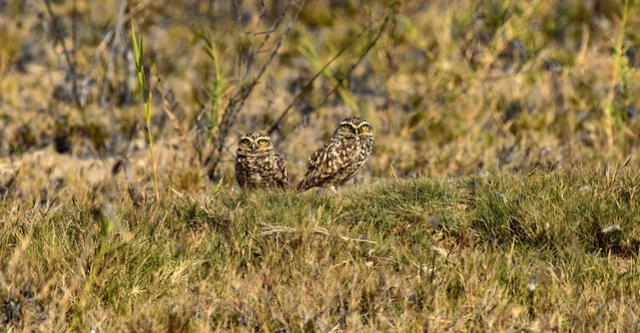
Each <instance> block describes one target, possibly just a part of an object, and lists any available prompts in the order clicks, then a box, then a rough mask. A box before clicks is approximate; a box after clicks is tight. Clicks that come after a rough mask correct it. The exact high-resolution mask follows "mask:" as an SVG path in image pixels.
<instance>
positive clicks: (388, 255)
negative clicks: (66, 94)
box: [0, 170, 640, 331]
mask: <svg viewBox="0 0 640 333" xmlns="http://www.w3.org/2000/svg"><path fill="white" fill-rule="evenodd" d="M639 181H640V175H638V174H637V173H635V172H630V171H624V170H623V171H615V172H613V171H603V172H591V171H590V172H583V171H570V172H566V171H562V172H561V171H556V172H552V173H531V174H495V175H488V174H486V175H478V176H469V177H461V178H453V179H413V180H390V181H382V182H379V183H376V184H372V185H363V186H359V187H355V188H345V189H343V190H342V191H340V192H338V193H336V194H333V193H328V192H326V193H322V194H317V193H315V192H313V191H309V192H307V193H304V194H298V193H293V192H262V191H257V192H238V191H236V190H235V189H232V188H223V189H222V190H221V191H220V192H219V193H218V194H217V195H215V197H210V198H206V199H202V198H191V197H188V196H183V197H179V196H178V195H177V194H176V196H175V197H174V198H166V199H165V201H163V202H161V203H160V204H157V205H156V204H147V203H145V202H137V201H133V200H130V199H128V198H125V199H123V200H108V199H105V198H106V197H103V196H94V195H91V194H90V193H89V194H85V195H83V194H78V195H77V196H73V199H72V200H69V201H68V202H60V203H57V204H54V205H51V206H49V207H41V206H39V205H35V206H33V207H31V206H25V205H17V204H16V202H13V201H15V200H12V199H8V200H6V201H5V203H4V204H3V206H2V208H1V209H0V210H1V211H2V214H3V215H4V216H7V218H6V219H5V223H3V224H2V227H1V229H0V240H1V241H0V244H1V245H0V246H1V247H2V253H4V254H5V255H4V256H3V257H2V259H1V261H0V271H1V272H2V273H1V274H0V302H1V304H2V307H1V308H0V317H1V318H0V319H1V320H2V323H3V325H4V327H5V329H8V330H12V329H18V330H29V331H31V330H32V329H40V330H41V331H51V330H67V329H69V328H70V329H74V330H75V329H77V330H81V331H87V330H89V329H92V328H93V329H97V330H102V331H105V330H118V331H122V330H131V331H146V330H150V331H208V330H212V329H218V330H222V329H225V330H226V329H239V330H254V329H258V330H268V331H301V330H302V331H314V330H320V331H329V330H332V329H347V330H361V329H374V328H375V329H381V330H417V329H431V330H435V331H441V330H445V329H454V330H463V331H466V330H471V329H474V330H514V329H528V330H548V329H554V330H567V329H578V330H607V329H615V330H620V331H629V330H634V329H637V328H638V326H637V325H638V323H637V320H636V319H635V318H636V316H635V313H637V304H638V301H639V299H638V293H637V290H638V288H639V287H640V285H639V283H638V279H637V277H638V272H637V268H636V267H637V263H636V261H637V257H636V254H637V252H638V249H639V247H640V226H639V225H638V221H639V220H640V205H638V195H640V190H639V189H638V187H637V186H636V185H637V184H638V182H639Z"/></svg>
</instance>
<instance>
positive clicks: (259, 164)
mask: <svg viewBox="0 0 640 333" xmlns="http://www.w3.org/2000/svg"><path fill="white" fill-rule="evenodd" d="M236 180H237V181H238V185H240V187H242V188H250V189H255V188H284V187H286V186H287V184H288V182H289V177H288V175H287V169H286V167H285V164H284V160H283V159H282V157H281V156H280V155H279V154H278V153H276V152H275V150H274V148H273V145H272V143H271V138H270V137H269V136H268V135H266V134H264V133H261V132H249V133H247V134H245V135H243V136H242V137H241V138H240V142H239V144H238V150H237V151H236Z"/></svg>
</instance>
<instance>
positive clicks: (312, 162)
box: [297, 141, 352, 191]
mask: <svg viewBox="0 0 640 333" xmlns="http://www.w3.org/2000/svg"><path fill="white" fill-rule="evenodd" d="M351 159H352V156H351V154H349V153H348V152H347V151H346V150H345V149H344V147H343V145H342V144H341V142H340V141H329V142H327V143H326V144H325V145H324V146H322V148H320V149H318V150H317V151H316V152H315V153H313V155H311V158H310V159H309V162H307V172H306V173H305V176H304V179H303V180H302V181H301V182H300V183H299V184H298V186H297V188H298V190H299V191H305V190H308V189H310V188H312V187H315V186H318V185H321V184H322V183H324V181H326V180H327V179H329V178H331V177H333V176H335V175H336V173H337V172H338V171H339V170H340V168H341V167H342V166H343V165H344V164H347V163H349V162H350V161H351Z"/></svg>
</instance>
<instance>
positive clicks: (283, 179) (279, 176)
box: [276, 153, 289, 188]
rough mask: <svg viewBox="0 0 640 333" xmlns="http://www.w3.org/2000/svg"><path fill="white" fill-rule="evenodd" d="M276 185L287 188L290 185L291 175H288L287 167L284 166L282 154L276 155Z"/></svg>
mask: <svg viewBox="0 0 640 333" xmlns="http://www.w3.org/2000/svg"><path fill="white" fill-rule="evenodd" d="M276 168H277V172H276V183H277V185H278V187H282V188H284V187H286V186H287V184H289V174H288V173H287V167H286V165H285V164H284V159H283V158H282V156H280V154H277V153H276Z"/></svg>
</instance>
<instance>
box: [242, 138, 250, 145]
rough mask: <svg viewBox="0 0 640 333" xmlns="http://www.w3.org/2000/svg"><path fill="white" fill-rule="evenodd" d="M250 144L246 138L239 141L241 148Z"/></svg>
mask: <svg viewBox="0 0 640 333" xmlns="http://www.w3.org/2000/svg"><path fill="white" fill-rule="evenodd" d="M250 143H251V140H249V139H246V138H245V139H242V140H240V144H241V145H243V146H248V145H249V144H250Z"/></svg>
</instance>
